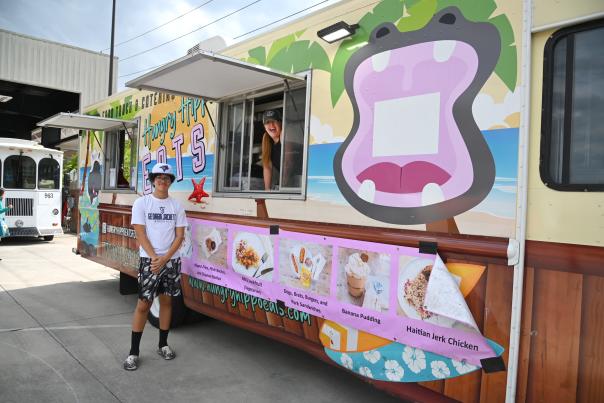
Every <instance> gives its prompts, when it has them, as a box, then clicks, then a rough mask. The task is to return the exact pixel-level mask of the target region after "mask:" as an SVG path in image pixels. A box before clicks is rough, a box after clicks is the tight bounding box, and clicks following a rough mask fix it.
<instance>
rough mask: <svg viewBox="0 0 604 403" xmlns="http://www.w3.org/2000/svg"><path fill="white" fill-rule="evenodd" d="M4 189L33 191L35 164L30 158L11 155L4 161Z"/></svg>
mask: <svg viewBox="0 0 604 403" xmlns="http://www.w3.org/2000/svg"><path fill="white" fill-rule="evenodd" d="M4 187H5V188H7V189H35V188H36V162H35V161H34V160H33V159H32V158H31V157H26V156H23V155H11V156H10V157H7V158H6V160H4Z"/></svg>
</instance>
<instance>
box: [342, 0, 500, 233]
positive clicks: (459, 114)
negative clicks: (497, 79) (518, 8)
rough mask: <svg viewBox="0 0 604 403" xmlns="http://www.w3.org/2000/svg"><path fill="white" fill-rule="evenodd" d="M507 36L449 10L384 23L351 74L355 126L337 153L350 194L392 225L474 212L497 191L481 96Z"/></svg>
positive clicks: (355, 203) (356, 205) (369, 212)
mask: <svg viewBox="0 0 604 403" xmlns="http://www.w3.org/2000/svg"><path fill="white" fill-rule="evenodd" d="M500 46H501V45H500V39H499V33H498V32H497V30H496V28H495V27H494V26H492V25H491V24H488V23H474V22H470V21H468V20H466V19H465V18H464V17H463V15H462V14H461V12H460V11H459V10H458V9H457V8H455V7H450V8H447V9H445V10H442V11H441V12H439V13H438V14H436V15H435V16H434V17H433V19H432V20H431V21H430V23H428V25H426V27H424V28H422V29H421V30H418V31H414V32H407V33H402V32H399V31H398V30H397V29H396V27H395V26H394V25H392V24H390V23H387V24H383V25H380V26H378V27H377V28H376V29H375V30H374V31H373V32H372V34H371V36H370V40H369V43H368V44H367V45H366V46H365V47H363V48H361V49H359V51H357V52H356V53H355V54H354V55H353V56H352V57H351V58H350V60H349V62H348V64H347V66H346V71H345V84H346V90H347V93H348V95H349V97H350V99H351V101H352V104H353V108H354V123H353V127H352V130H351V132H350V134H349V135H348V137H347V139H346V141H344V143H343V144H342V145H341V146H340V148H339V149H338V151H337V153H336V155H335V159H334V174H335V178H336V182H337V184H338V187H339V189H340V191H341V192H342V194H343V196H344V197H345V198H346V200H347V201H348V202H349V203H350V204H351V205H352V206H353V207H354V208H356V209H357V210H359V211H360V212H361V213H363V214H365V215H367V216H369V217H371V218H374V219H377V220H380V221H385V222H389V223H395V224H421V223H429V222H434V221H439V220H443V219H446V218H449V217H453V216H455V215H457V214H459V213H462V212H464V211H466V210H469V209H471V208H472V207H474V206H476V205H477V204H478V203H480V202H481V201H482V200H483V199H484V198H485V197H486V195H487V194H488V193H489V191H490V190H491V187H492V186H493V182H494V179H495V165H494V162H493V156H492V154H491V152H490V150H489V148H488V145H487V144H486V141H485V140H484V137H483V135H482V133H481V132H480V130H479V129H478V126H477V125H476V122H475V121H474V118H473V116H472V102H473V101H474V98H475V97H476V94H477V93H478V91H479V90H480V88H481V87H482V86H483V84H484V83H485V81H486V80H487V78H488V77H489V75H490V74H491V72H492V71H493V69H494V68H495V65H496V63H497V60H498V58H499V52H500Z"/></svg>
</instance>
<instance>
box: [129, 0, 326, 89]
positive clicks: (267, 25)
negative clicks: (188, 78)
mask: <svg viewBox="0 0 604 403" xmlns="http://www.w3.org/2000/svg"><path fill="white" fill-rule="evenodd" d="M328 1H330V0H323V1H320V2H318V3H316V4H313V5H312V6H310V7H307V8H305V9H302V10H300V11H296V12H295V13H292V14H289V15H287V16H285V17H283V18H280V19H278V20H275V21H272V22H270V23H268V24H266V25H263V26H261V27H258V28H255V29H253V30H251V31H248V32H246V33H244V34H241V35H238V36H236V37H234V38H233V40H235V39H239V38H242V37H244V36H246V35H249V34H251V33H253V32H256V31H259V30H261V29H263V28H266V27H269V26H271V25H274V24H276V23H278V22H281V21H283V20H286V19H288V18H289V17H293V16H294V15H297V14H300V13H303V12H304V11H307V10H310V9H311V8H314V7H316V6H319V5H321V4H323V3H327V2H328ZM201 28H203V27H201ZM201 28H199V29H201ZM132 57H134V56H132ZM122 60H125V59H122ZM164 64H165V63H164ZM164 64H158V65H157V66H153V67H148V68H146V69H142V70H139V71H135V72H133V73H128V74H122V75H121V76H119V77H118V78H124V77H129V76H133V75H135V74H139V73H144V72H146V71H149V70H153V69H156V68H158V67H161V66H163V65H164Z"/></svg>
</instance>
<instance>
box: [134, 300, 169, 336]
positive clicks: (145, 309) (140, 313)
mask: <svg viewBox="0 0 604 403" xmlns="http://www.w3.org/2000/svg"><path fill="white" fill-rule="evenodd" d="M160 302H161V299H160ZM149 309H151V302H150V301H147V300H144V299H139V300H138V302H137V303H136V308H135V309H134V316H133V317H132V331H133V332H142V331H143V330H145V323H147V315H148V314H149ZM160 315H161V314H160ZM168 323H169V322H168Z"/></svg>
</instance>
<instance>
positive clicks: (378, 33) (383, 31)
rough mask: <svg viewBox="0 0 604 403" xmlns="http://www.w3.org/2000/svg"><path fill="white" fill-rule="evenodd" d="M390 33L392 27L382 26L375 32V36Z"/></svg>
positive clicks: (378, 36)
mask: <svg viewBox="0 0 604 403" xmlns="http://www.w3.org/2000/svg"><path fill="white" fill-rule="evenodd" d="M389 33H390V29H388V28H387V27H382V28H380V29H379V30H378V31H377V32H376V33H375V37H376V38H382V37H384V36H386V35H388V34H389Z"/></svg>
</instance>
